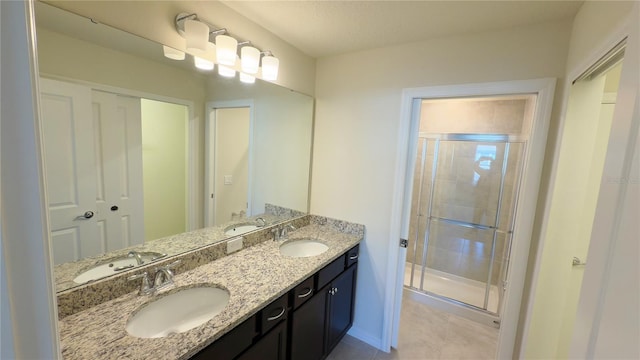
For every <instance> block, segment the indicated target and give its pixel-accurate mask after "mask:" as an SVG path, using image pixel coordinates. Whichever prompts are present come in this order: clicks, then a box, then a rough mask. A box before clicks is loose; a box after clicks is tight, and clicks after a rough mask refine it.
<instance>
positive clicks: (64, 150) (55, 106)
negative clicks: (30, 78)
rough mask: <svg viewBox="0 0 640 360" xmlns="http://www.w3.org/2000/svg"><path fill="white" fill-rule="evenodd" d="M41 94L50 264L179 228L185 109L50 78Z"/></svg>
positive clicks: (183, 204) (182, 225) (182, 224)
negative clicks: (49, 225) (52, 259)
mask: <svg viewBox="0 0 640 360" xmlns="http://www.w3.org/2000/svg"><path fill="white" fill-rule="evenodd" d="M40 89H41V106H42V123H43V126H42V128H43V139H44V141H43V142H44V153H45V154H46V155H45V156H46V161H45V164H46V168H45V172H46V183H47V195H48V199H49V214H50V220H51V239H52V250H53V256H54V262H55V264H60V263H64V262H69V261H76V260H79V259H82V258H85V257H88V256H95V255H100V254H103V253H105V252H110V251H114V250H118V249H122V248H126V247H130V246H134V245H140V244H143V242H145V241H148V240H152V239H157V238H160V237H163V236H169V235H173V234H176V233H181V232H184V231H186V224H187V223H188V222H187V210H186V209H187V189H186V183H187V181H186V178H187V124H188V115H187V114H188V110H187V107H186V106H183V105H176V104H171V103H165V102H159V101H152V100H147V99H140V98H138V97H131V96H126V95H121V94H116V93H111V92H104V91H98V90H94V89H92V88H91V87H89V86H85V85H79V84H73V83H68V82H63V81H57V80H50V79H41V81H40ZM158 179H162V181H158ZM152 180H153V181H152ZM143 187H144V190H143Z"/></svg>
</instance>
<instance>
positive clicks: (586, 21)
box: [567, 1, 635, 71]
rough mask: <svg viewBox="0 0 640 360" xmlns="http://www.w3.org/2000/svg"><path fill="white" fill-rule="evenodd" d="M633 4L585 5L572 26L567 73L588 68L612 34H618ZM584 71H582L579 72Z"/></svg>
mask: <svg viewBox="0 0 640 360" xmlns="http://www.w3.org/2000/svg"><path fill="white" fill-rule="evenodd" d="M634 2H635V1H585V3H584V4H583V5H582V7H581V8H580V11H579V12H578V14H576V17H575V19H574V22H573V29H572V31H571V42H570V46H569V55H568V56H567V71H573V70H575V68H576V67H578V66H588V65H591V64H587V63H586V61H587V60H592V61H595V60H597V59H587V57H589V56H593V52H594V51H599V50H605V48H604V47H606V42H607V41H608V40H609V38H610V37H611V36H612V33H613V32H615V31H616V30H619V29H620V27H621V26H622V25H623V23H624V21H623V20H624V19H625V18H626V17H627V16H628V15H629V13H630V12H631V9H632V7H633V4H634ZM582 70H584V69H582Z"/></svg>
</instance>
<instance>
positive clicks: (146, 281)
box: [127, 271, 155, 295]
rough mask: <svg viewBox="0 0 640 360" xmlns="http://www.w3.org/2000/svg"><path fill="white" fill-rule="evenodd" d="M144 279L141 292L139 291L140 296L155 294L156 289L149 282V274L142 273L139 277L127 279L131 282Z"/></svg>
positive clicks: (132, 276)
mask: <svg viewBox="0 0 640 360" xmlns="http://www.w3.org/2000/svg"><path fill="white" fill-rule="evenodd" d="M138 279H142V283H141V284H140V290H139V291H138V295H149V294H153V292H154V291H155V289H154V288H153V287H151V282H150V281H149V273H148V272H146V271H145V272H142V273H140V274H137V275H131V276H129V277H128V278H127V280H129V281H133V280H138Z"/></svg>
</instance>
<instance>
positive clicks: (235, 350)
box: [191, 316, 257, 360]
mask: <svg viewBox="0 0 640 360" xmlns="http://www.w3.org/2000/svg"><path fill="white" fill-rule="evenodd" d="M256 335H257V332H256V318H255V316H252V317H250V318H249V319H248V320H245V321H244V322H243V323H242V324H240V325H238V326H237V327H236V328H234V329H233V330H231V331H230V332H229V333H227V334H226V335H224V336H223V337H221V338H220V339H218V340H216V341H215V342H214V343H213V344H211V345H209V346H207V347H206V348H204V349H203V350H202V351H200V352H199V353H197V354H196V355H194V356H193V357H192V358H191V360H231V359H234V358H235V357H236V356H238V354H240V353H241V352H243V351H244V350H245V349H247V348H248V347H249V346H251V344H252V343H253V339H254V338H255V337H256Z"/></svg>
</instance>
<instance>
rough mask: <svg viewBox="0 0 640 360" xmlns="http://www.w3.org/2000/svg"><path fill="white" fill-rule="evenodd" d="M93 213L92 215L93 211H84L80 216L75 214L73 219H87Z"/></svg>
mask: <svg viewBox="0 0 640 360" xmlns="http://www.w3.org/2000/svg"><path fill="white" fill-rule="evenodd" d="M93 215H94V213H93V211H86V212H85V213H84V214H82V215H80V216H76V218H75V219H74V220H89V219H91V218H92V217H93Z"/></svg>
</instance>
